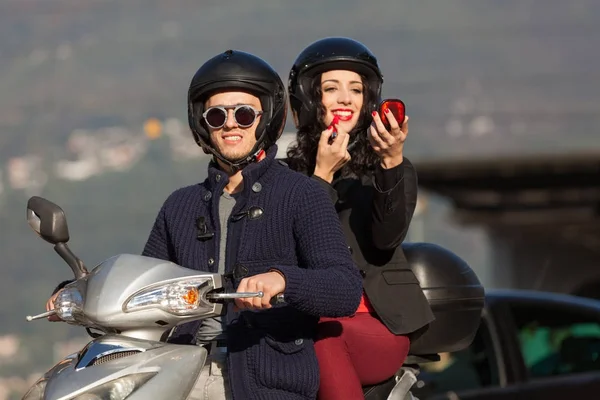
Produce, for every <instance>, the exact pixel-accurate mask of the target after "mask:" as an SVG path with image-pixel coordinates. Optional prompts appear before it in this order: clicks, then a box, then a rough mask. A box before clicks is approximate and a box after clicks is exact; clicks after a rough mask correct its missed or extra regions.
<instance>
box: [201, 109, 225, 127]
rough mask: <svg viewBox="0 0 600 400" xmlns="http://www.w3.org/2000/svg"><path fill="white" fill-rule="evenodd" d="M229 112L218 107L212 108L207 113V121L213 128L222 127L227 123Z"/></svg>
mask: <svg viewBox="0 0 600 400" xmlns="http://www.w3.org/2000/svg"><path fill="white" fill-rule="evenodd" d="M226 119H227V114H225V112H223V110H220V109H218V108H212V109H210V110H208V112H207V113H206V122H207V123H208V124H209V125H210V126H212V127H213V128H220V127H222V126H223V125H225V120H226Z"/></svg>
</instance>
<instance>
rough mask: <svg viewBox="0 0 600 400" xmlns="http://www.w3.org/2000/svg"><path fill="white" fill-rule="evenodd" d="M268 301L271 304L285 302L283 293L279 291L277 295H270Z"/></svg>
mask: <svg viewBox="0 0 600 400" xmlns="http://www.w3.org/2000/svg"><path fill="white" fill-rule="evenodd" d="M269 303H271V305H272V306H276V305H279V304H285V296H284V295H283V293H279V294H278V295H277V296H273V297H271V300H270V301H269Z"/></svg>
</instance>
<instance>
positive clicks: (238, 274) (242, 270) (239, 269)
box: [233, 264, 248, 279]
mask: <svg viewBox="0 0 600 400" xmlns="http://www.w3.org/2000/svg"><path fill="white" fill-rule="evenodd" d="M246 276H248V267H246V266H244V265H242V264H236V265H235V267H234V268H233V278H234V279H242V278H245V277H246Z"/></svg>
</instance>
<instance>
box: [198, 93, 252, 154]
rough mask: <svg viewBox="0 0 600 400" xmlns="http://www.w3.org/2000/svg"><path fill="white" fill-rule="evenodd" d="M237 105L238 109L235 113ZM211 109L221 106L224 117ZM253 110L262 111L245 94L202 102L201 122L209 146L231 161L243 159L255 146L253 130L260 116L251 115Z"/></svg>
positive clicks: (249, 96)
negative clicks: (203, 121)
mask: <svg viewBox="0 0 600 400" xmlns="http://www.w3.org/2000/svg"><path fill="white" fill-rule="evenodd" d="M239 106H242V107H241V108H238V109H237V111H236V107H239ZM244 106H246V107H244ZM247 106H249V107H250V108H249V107H247ZM211 107H225V112H226V116H227V118H226V119H225V118H224V117H225V113H224V112H223V111H222V110H219V109H212V110H211ZM253 109H254V110H256V111H262V106H261V104H260V100H259V98H258V97H256V96H254V95H252V94H250V93H246V92H233V91H232V92H221V93H217V94H214V95H212V96H211V97H209V98H208V100H207V101H206V102H205V103H204V110H205V115H206V118H205V122H206V125H207V128H208V132H209V133H210V138H211V140H212V143H213V146H214V147H215V148H216V149H217V150H218V152H219V153H220V154H222V155H223V156H224V157H225V158H228V159H230V160H235V159H239V158H242V157H245V156H247V155H248V154H249V153H250V151H251V150H252V147H254V145H255V144H256V127H257V126H258V123H259V121H260V117H261V116H260V114H259V115H255V112H254V110H253ZM223 122H224V123H223ZM221 124H223V125H222V126H220V125H221ZM219 126H220V127H219Z"/></svg>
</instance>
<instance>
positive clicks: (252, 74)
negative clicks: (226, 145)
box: [188, 50, 287, 170]
mask: <svg viewBox="0 0 600 400" xmlns="http://www.w3.org/2000/svg"><path fill="white" fill-rule="evenodd" d="M222 89H232V90H236V89H237V90H247V91H249V92H251V93H253V94H254V95H255V96H257V97H258V98H259V99H260V103H261V105H262V109H263V114H262V116H261V118H260V121H259V124H258V126H257V128H256V145H255V146H254V147H253V148H252V150H251V151H250V153H249V154H247V155H246V156H244V157H242V158H240V159H237V160H229V159H227V158H226V157H224V156H223V155H222V154H220V153H219V152H218V151H217V149H215V148H214V146H213V145H212V141H211V139H210V134H209V131H208V129H207V126H206V122H205V121H204V118H203V117H202V113H203V112H204V102H205V101H206V99H208V97H210V96H211V95H212V94H213V93H215V92H217V91H219V90H222ZM286 117H287V98H286V94H285V87H284V85H283V82H282V81H281V78H280V77H279V75H278V74H277V72H276V71H275V70H274V69H273V68H272V67H271V66H270V65H269V64H268V63H267V62H265V61H264V60H262V59H261V58H259V57H257V56H255V55H252V54H249V53H245V52H243V51H238V50H227V51H225V52H224V53H222V54H219V55H217V56H215V57H213V58H211V59H210V60H208V61H207V62H205V63H204V65H202V66H201V67H200V69H198V71H197V72H196V74H195V75H194V77H193V78H192V81H191V83H190V88H189V91H188V122H189V125H190V129H191V130H192V134H193V135H194V139H195V140H196V143H197V144H198V145H199V146H200V147H202V148H203V149H204V151H205V152H207V153H211V154H213V155H214V157H216V158H218V159H219V160H221V161H223V162H224V163H225V164H227V165H229V166H231V167H232V168H233V169H234V170H239V169H242V168H244V167H245V166H246V165H248V164H249V163H251V162H253V161H254V160H255V158H256V155H257V154H258V153H259V152H260V151H261V150H267V149H268V148H269V147H271V146H272V145H273V144H274V143H275V142H276V141H277V140H278V139H279V137H280V136H281V134H282V132H283V129H284V127H285V121H286Z"/></svg>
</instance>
